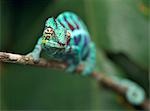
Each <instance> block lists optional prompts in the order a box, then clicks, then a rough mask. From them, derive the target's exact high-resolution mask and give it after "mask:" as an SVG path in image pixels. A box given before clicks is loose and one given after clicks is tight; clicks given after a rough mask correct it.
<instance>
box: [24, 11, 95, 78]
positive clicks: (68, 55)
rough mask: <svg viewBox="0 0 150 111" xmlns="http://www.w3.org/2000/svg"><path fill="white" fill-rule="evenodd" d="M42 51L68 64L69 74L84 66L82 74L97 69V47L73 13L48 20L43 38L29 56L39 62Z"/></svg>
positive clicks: (62, 14) (81, 22) (64, 13)
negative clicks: (80, 65)
mask: <svg viewBox="0 0 150 111" xmlns="http://www.w3.org/2000/svg"><path fill="white" fill-rule="evenodd" d="M42 50H45V51H46V52H47V54H48V55H49V56H50V57H51V58H53V59H57V60H61V61H65V62H67V64H68V68H67V71H69V72H73V71H74V70H75V69H76V68H77V66H78V65H79V64H83V65H84V70H83V72H82V74H83V75H88V74H90V73H91V72H92V71H93V69H94V67H95V62H96V49H95V45H94V43H93V42H92V41H91V39H90V34H89V32H88V30H87V27H86V25H85V24H84V23H83V21H82V20H81V19H80V18H79V17H78V16H77V15H76V14H75V13H73V12H63V13H61V14H60V15H58V17H57V18H56V19H55V18H54V17H51V18H48V19H47V21H46V23H45V27H44V31H43V34H42V36H41V37H40V38H39V40H38V42H37V44H36V45H35V48H34V50H33V51H32V52H31V53H29V54H28V55H27V56H30V57H32V58H33V60H35V61H38V60H39V57H40V53H41V51H42Z"/></svg>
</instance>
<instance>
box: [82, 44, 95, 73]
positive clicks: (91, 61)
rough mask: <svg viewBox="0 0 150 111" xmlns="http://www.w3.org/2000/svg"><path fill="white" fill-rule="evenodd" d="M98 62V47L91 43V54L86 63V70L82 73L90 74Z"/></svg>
mask: <svg viewBox="0 0 150 111" xmlns="http://www.w3.org/2000/svg"><path fill="white" fill-rule="evenodd" d="M95 63H96V49H95V45H94V43H92V42H91V43H90V54H89V56H88V58H87V59H86V61H85V62H84V63H83V64H84V67H85V68H84V70H83V72H82V73H83V74H82V75H89V74H90V73H92V72H93V70H94V68H95Z"/></svg>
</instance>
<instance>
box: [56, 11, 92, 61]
mask: <svg viewBox="0 0 150 111" xmlns="http://www.w3.org/2000/svg"><path fill="white" fill-rule="evenodd" d="M56 20H57V21H58V22H59V23H60V24H61V25H62V26H63V27H65V28H66V29H67V30H70V32H71V37H72V39H71V41H70V43H69V45H76V46H79V47H80V49H81V59H82V60H84V59H86V57H87V56H88V54H89V53H90V50H89V43H90V42H91V40H90V35H89V32H88V30H87V27H86V25H85V24H84V22H83V21H82V20H81V19H80V18H79V17H78V16H77V15H76V14H75V13H73V12H64V13H61V14H60V15H59V16H58V17H57V18H56Z"/></svg>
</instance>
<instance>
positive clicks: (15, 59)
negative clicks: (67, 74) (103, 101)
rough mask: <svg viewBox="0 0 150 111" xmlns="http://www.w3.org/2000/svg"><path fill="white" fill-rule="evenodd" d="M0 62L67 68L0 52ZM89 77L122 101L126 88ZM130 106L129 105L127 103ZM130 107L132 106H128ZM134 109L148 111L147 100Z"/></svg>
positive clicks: (97, 75)
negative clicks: (120, 97) (119, 96)
mask: <svg viewBox="0 0 150 111" xmlns="http://www.w3.org/2000/svg"><path fill="white" fill-rule="evenodd" d="M0 61H1V62H9V63H17V64H24V65H32V66H39V67H46V68H55V69H61V70H65V69H66V68H67V64H66V63H64V62H59V61H56V60H49V61H48V60H45V59H43V58H41V59H40V61H39V62H38V63H37V62H35V61H33V60H32V59H31V58H29V57H26V56H24V55H20V54H12V53H6V52H0ZM83 68H84V67H83V66H79V67H78V68H77V69H76V72H77V73H79V74H80V73H81V72H82V70H83ZM91 77H93V78H94V79H96V80H97V81H98V83H99V84H100V85H102V86H104V87H107V88H108V89H110V90H112V91H114V92H115V93H117V94H119V95H121V96H122V97H123V98H124V99H126V98H125V94H126V91H127V89H126V87H122V86H121V85H118V84H116V83H115V81H113V80H112V79H111V78H109V77H106V76H105V75H104V74H102V73H98V72H93V73H92V74H91ZM129 104H130V103H129ZM130 105H132V104H130ZM132 106H133V107H134V108H136V109H139V107H140V108H141V109H143V110H149V109H150V103H149V101H148V100H145V101H144V102H143V103H142V104H141V105H139V106H134V105H132Z"/></svg>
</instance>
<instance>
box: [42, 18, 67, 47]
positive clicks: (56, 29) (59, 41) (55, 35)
mask: <svg viewBox="0 0 150 111" xmlns="http://www.w3.org/2000/svg"><path fill="white" fill-rule="evenodd" d="M69 39H70V33H69V31H68V30H67V29H66V28H64V27H63V26H62V25H61V24H60V23H59V22H58V21H57V20H55V19H54V18H49V19H48V20H47V21H46V24H45V29H44V31H43V37H42V46H43V47H44V48H48V49H56V50H57V49H64V48H65V47H66V46H67V44H68V41H69Z"/></svg>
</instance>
